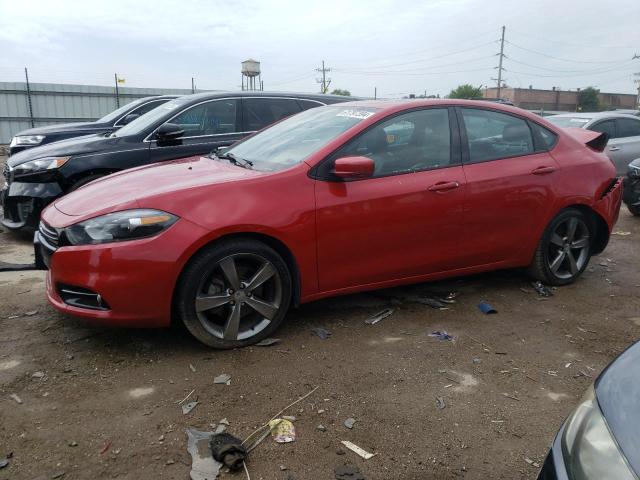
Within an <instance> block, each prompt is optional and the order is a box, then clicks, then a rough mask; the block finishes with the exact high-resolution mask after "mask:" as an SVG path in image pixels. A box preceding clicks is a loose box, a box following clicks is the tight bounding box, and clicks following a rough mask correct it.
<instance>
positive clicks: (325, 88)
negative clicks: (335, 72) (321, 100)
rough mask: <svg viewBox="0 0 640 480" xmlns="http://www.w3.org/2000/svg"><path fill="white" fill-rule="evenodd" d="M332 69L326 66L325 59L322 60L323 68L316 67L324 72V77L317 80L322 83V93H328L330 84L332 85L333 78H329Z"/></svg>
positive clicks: (317, 70) (318, 70)
mask: <svg viewBox="0 0 640 480" xmlns="http://www.w3.org/2000/svg"><path fill="white" fill-rule="evenodd" d="M330 71H331V69H330V68H325V66H324V60H323V61H322V68H316V72H320V73H322V78H316V82H317V83H319V84H320V85H321V90H320V92H321V93H327V92H328V91H329V85H331V79H330V78H327V73H329V72H330Z"/></svg>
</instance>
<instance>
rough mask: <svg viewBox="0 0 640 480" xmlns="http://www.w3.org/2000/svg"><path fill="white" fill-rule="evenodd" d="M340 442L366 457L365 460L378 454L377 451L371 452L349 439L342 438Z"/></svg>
mask: <svg viewBox="0 0 640 480" xmlns="http://www.w3.org/2000/svg"><path fill="white" fill-rule="evenodd" d="M340 443H342V444H343V445H344V446H345V447H347V448H348V449H349V450H351V451H352V452H354V453H355V454H357V455H359V456H360V457H362V458H364V459H365V460H369V459H370V458H371V457H375V456H376V454H375V453H369V452H367V451H366V450H363V449H362V448H360V447H359V446H357V445H356V444H354V443H351V442H349V441H348V440H342V441H341V442H340Z"/></svg>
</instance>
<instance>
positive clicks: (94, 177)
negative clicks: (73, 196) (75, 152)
mask: <svg viewBox="0 0 640 480" xmlns="http://www.w3.org/2000/svg"><path fill="white" fill-rule="evenodd" d="M104 176H106V175H89V176H88V177H84V178H81V179H80V180H78V181H77V182H76V183H74V184H73V185H71V188H70V189H69V192H73V191H74V190H77V189H79V188H80V187H83V186H84V185H86V184H87V183H89V182H93V181H94V180H97V179H99V178H102V177H104Z"/></svg>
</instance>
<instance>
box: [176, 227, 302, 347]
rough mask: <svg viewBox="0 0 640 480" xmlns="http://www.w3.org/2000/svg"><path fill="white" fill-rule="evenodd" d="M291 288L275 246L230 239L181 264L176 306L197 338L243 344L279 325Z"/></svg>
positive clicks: (217, 344) (214, 343) (211, 342)
mask: <svg viewBox="0 0 640 480" xmlns="http://www.w3.org/2000/svg"><path fill="white" fill-rule="evenodd" d="M291 292H292V284H291V274H290V272H289V269H288V268H287V265H286V263H285V262H284V260H283V259H282V257H280V255H278V253H277V252H276V251H274V250H273V249H272V248H271V247H269V246H267V245H265V244H264V243H262V242H258V241H255V240H248V239H247V240H245V239H241V240H231V241H225V242H223V243H220V244H217V245H212V246H210V247H208V248H206V249H205V250H203V251H201V252H200V253H198V254H197V255H196V257H194V259H193V260H192V261H191V262H190V263H189V264H188V265H187V267H186V268H185V271H184V272H183V274H182V276H181V278H180V281H179V284H178V287H177V295H176V302H177V304H176V310H177V312H178V314H179V315H180V317H181V318H182V321H183V322H184V324H185V326H186V327H187V329H188V330H189V331H190V332H191V334H193V336H195V337H196V338H197V339H198V340H200V341H201V342H202V343H204V344H206V345H208V346H210V347H214V348H220V349H229V348H236V347H244V346H247V345H252V344H254V343H256V342H259V341H260V340H263V339H264V338H266V337H268V336H269V335H271V334H272V333H273V332H274V331H275V330H276V329H277V328H278V327H279V326H280V324H281V323H282V320H283V319H284V316H285V315H286V313H287V310H288V308H289V304H290V303H291Z"/></svg>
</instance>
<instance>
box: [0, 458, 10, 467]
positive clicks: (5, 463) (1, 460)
mask: <svg viewBox="0 0 640 480" xmlns="http://www.w3.org/2000/svg"><path fill="white" fill-rule="evenodd" d="M8 465H9V459H8V458H7V457H4V458H0V468H4V467H6V466H8Z"/></svg>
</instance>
